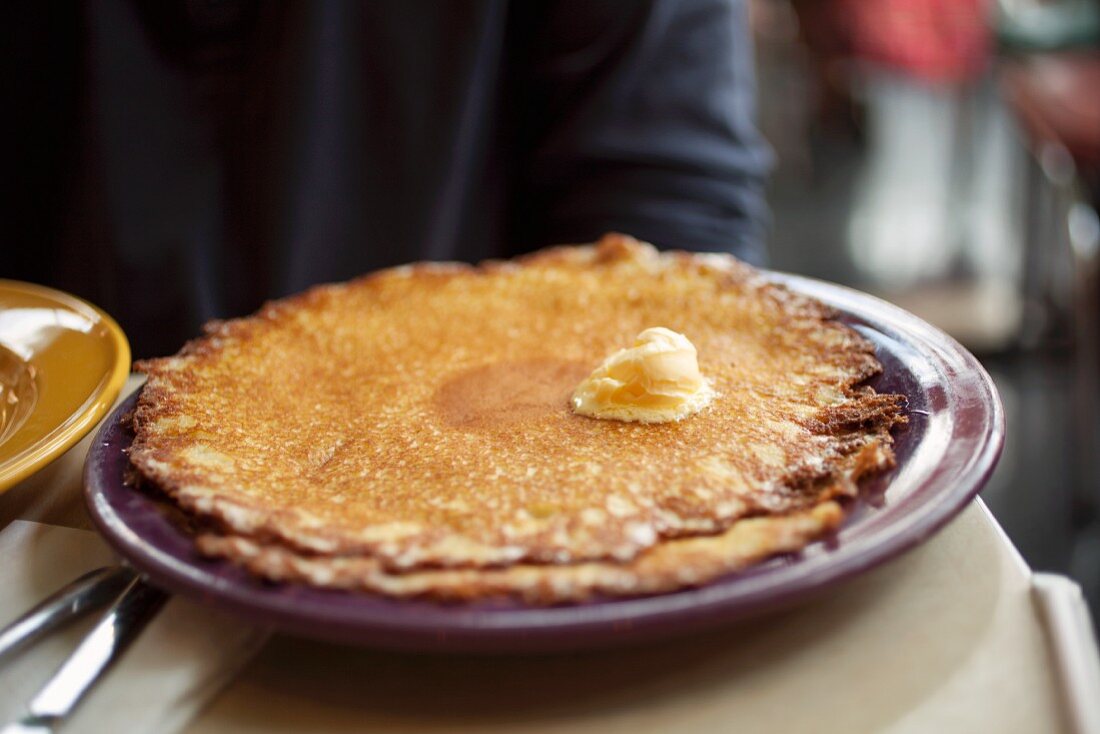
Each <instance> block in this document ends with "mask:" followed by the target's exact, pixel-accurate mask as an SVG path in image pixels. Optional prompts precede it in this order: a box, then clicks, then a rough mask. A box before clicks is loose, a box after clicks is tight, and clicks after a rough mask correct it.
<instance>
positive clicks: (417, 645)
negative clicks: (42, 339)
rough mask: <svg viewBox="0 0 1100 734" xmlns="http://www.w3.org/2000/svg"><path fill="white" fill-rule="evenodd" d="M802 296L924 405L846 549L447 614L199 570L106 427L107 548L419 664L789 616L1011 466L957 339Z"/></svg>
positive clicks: (211, 593)
mask: <svg viewBox="0 0 1100 734" xmlns="http://www.w3.org/2000/svg"><path fill="white" fill-rule="evenodd" d="M774 277H775V278H776V280H778V281H779V282H782V283H785V284H786V285H788V286H789V287H791V288H792V289H794V290H796V291H799V292H801V293H805V294H807V295H810V296H813V297H815V298H817V299H819V300H822V301H824V302H826V303H828V304H831V305H832V306H834V307H835V308H837V309H838V310H840V311H841V313H842V314H843V319H844V321H845V322H847V323H848V324H850V325H851V326H853V327H854V328H855V329H857V330H859V331H860V332H861V333H862V334H864V335H865V336H867V337H868V338H870V339H871V340H872V341H874V343H875V345H876V347H877V355H878V358H879V360H881V362H882V363H883V366H884V368H885V369H884V372H883V374H882V375H880V376H879V377H877V378H875V379H874V380H873V381H872V384H873V385H874V387H875V388H876V389H878V390H880V391H883V392H899V393H903V394H905V395H907V396H908V398H909V424H908V425H907V426H903V427H901V429H899V430H898V431H897V432H896V434H895V438H896V447H895V448H896V452H897V456H898V467H897V468H896V469H895V470H893V471H892V472H889V473H888V474H885V475H881V476H878V477H876V478H874V479H873V480H872V481H870V482H868V483H867V484H866V485H865V487H864V491H863V498H862V500H861V501H860V502H859V503H858V504H857V506H856V507H855V508H854V511H853V512H852V513H851V515H850V517H849V518H848V520H847V521H846V522H845V525H844V527H843V528H841V530H840V532H839V533H838V534H837V536H836V537H835V539H833V540H830V541H829V542H826V543H817V544H814V545H812V546H810V547H809V548H807V549H805V550H804V551H803V552H802V553H799V554H797V555H796V556H788V557H783V558H777V559H773V560H772V561H769V562H768V563H764V564H761V565H759V566H756V567H754V568H752V569H750V570H748V571H744V572H741V573H738V574H733V575H731V576H728V577H725V578H722V579H719V580H717V581H715V582H713V583H711V584H708V585H706V586H704V587H701V588H698V589H690V590H686V591H680V592H677V593H672V594H664V595H661V596H653V597H645V598H638V599H626V600H603V601H596V602H590V603H586V604H576V605H571V606H560V607H552V608H536V607H527V606H523V605H522V604H519V603H502V602H495V603H478V604H438V603H434V602H429V601H397V600H393V599H388V598H384V597H381V596H375V595H371V594H366V593H357V592H337V591H323V590H319V589H313V588H309V587H307V586H300V585H294V584H272V583H268V582H263V581H259V580H257V579H255V578H253V577H252V576H250V575H249V574H247V573H246V572H244V571H243V570H241V569H239V568H237V567H235V566H233V565H232V564H230V563H228V562H226V561H218V560H209V559H205V558H202V557H201V556H199V555H198V554H197V553H196V552H195V550H194V548H193V544H192V542H191V539H190V538H189V537H188V536H187V534H186V533H185V532H184V531H183V530H181V529H180V528H178V527H177V526H176V525H175V524H173V522H172V521H171V520H170V519H169V516H168V513H166V512H165V510H164V507H163V506H162V505H161V503H159V502H158V501H157V500H156V499H154V498H153V497H151V496H150V495H147V494H145V493H142V492H137V491H134V490H133V489H131V488H128V487H127V486H125V483H124V475H125V471H126V467H127V459H126V448H127V446H129V444H130V441H131V439H132V436H131V434H130V433H129V429H128V428H127V427H126V426H124V425H123V424H122V423H121V422H120V416H122V415H123V414H125V413H126V412H127V411H129V410H130V409H131V408H132V407H133V406H134V402H135V400H136V396H131V397H130V398H129V399H128V400H126V401H125V402H124V403H123V404H122V405H121V406H119V408H118V409H117V410H116V411H115V412H114V413H113V414H112V415H111V416H110V417H109V418H108V419H107V421H106V422H105V423H104V425H103V427H102V428H101V429H100V431H99V433H98V435H97V436H96V439H95V443H94V445H93V447H92V449H91V451H90V452H89V454H88V459H87V462H86V464H85V466H84V485H85V494H86V499H87V501H88V507H89V509H90V511H91V515H92V518H93V520H94V521H95V523H96V525H97V526H98V527H99V529H100V531H102V533H103V535H104V536H106V538H107V540H108V541H109V542H110V543H111V545H113V546H114V547H115V549H116V550H117V551H118V552H119V553H120V554H122V556H123V557H124V558H126V559H127V560H128V561H129V562H130V563H132V564H133V565H134V566H135V567H136V568H138V569H139V570H140V571H142V572H143V573H145V574H147V575H148V577H149V579H150V581H152V583H154V584H156V585H158V586H161V587H163V588H165V589H167V590H169V591H172V592H174V593H178V594H181V595H183V596H186V597H189V598H190V599H192V600H193V601H197V602H200V603H204V604H209V605H211V606H215V607H219V608H222V609H225V610H228V611H231V612H235V613H237V614H240V615H241V616H243V617H245V618H247V619H249V620H251V621H253V622H255V623H256V624H265V625H273V626H275V627H277V628H279V629H281V630H284V631H287V632H292V633H295V634H300V635H305V636H309V637H317V638H325V639H329V640H337V641H343V642H349V643H356V644H364V645H372V646H378V647H389V648H401V649H407V650H425V651H428V650H431V651H484V652H502V651H509V652H518V651H527V650H563V649H576V648H582V647H598V646H607V645H614V644H619V643H625V642H634V641H641V640H650V639H655V638H659V637H666V636H669V635H672V634H677V633H682V632H687V631H691V630H700V629H705V628H708V627H714V626H717V625H722V624H727V623H729V622H732V621H735V620H741V619H744V618H746V617H749V616H753V615H758V614H761V613H763V612H766V611H769V610H774V609H777V608H779V607H783V606H789V605H791V604H794V603H796V602H798V601H802V600H805V599H807V598H808V597H810V596H812V595H814V594H816V593H819V592H822V591H823V590H827V589H830V588H831V587H834V586H836V585H837V584H838V583H840V582H842V581H844V580H846V579H850V578H852V577H853V576H856V575H857V574H860V573H863V572H864V571H867V570H868V569H871V568H874V567H875V566H878V565H879V564H881V563H883V562H885V561H887V560H889V559H891V558H893V557H895V556H897V555H898V554H899V553H902V552H903V551H906V550H908V549H910V548H913V547H914V546H916V545H917V544H919V543H921V542H922V541H924V540H926V539H927V538H928V537H930V536H931V535H932V534H933V533H935V532H936V531H937V530H938V529H939V528H940V527H942V526H943V525H944V524H945V523H946V522H947V521H948V520H950V519H951V518H952V517H954V516H955V515H956V514H957V513H958V512H959V511H960V510H962V508H963V507H965V506H966V504H967V503H968V502H969V501H970V500H971V498H973V497H974V495H975V494H977V492H978V490H979V489H980V488H981V487H982V485H983V484H984V483H985V481H986V479H987V478H988V477H989V475H990V473H991V472H992V471H993V467H994V466H995V465H996V463H997V458H998V457H999V455H1000V452H1001V447H1002V445H1003V442H1004V414H1003V412H1002V410H1001V405H1000V401H999V400H998V398H997V393H996V390H995V389H994V386H993V383H992V381H991V380H990V379H989V375H988V374H986V372H985V370H984V369H982V367H981V365H979V364H978V361H977V360H976V359H974V357H973V356H971V355H970V354H969V353H968V352H967V351H966V350H964V349H963V348H962V347H961V346H959V344H958V343H956V342H955V341H954V340H953V339H951V338H950V337H948V336H946V335H945V334H944V333H943V332H941V331H939V330H937V329H935V328H933V327H932V326H929V325H928V324H926V323H925V322H923V321H921V320H920V319H918V318H916V317H915V316H912V315H911V314H908V313H906V312H905V311H902V310H901V309H899V308H897V307H895V306H892V305H890V304H888V303H886V302H884V301H880V300H878V299H877V298H874V297H872V296H868V295H865V294H862V293H859V292H856V291H853V290H849V289H847V288H842V287H840V286H835V285H830V284H827V283H821V282H818V281H814V280H809V279H806V278H800V277H795V276H788V275H776V276H774Z"/></svg>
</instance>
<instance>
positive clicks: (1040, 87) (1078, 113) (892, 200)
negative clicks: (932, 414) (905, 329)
mask: <svg viewBox="0 0 1100 734" xmlns="http://www.w3.org/2000/svg"><path fill="white" fill-rule="evenodd" d="M751 10H752V25H753V32H754V35H755V37H756V49H757V79H758V99H759V104H760V113H759V114H760V125H761V128H762V131H763V133H764V136H765V137H766V138H767V139H768V141H769V142H770V143H771V144H772V146H773V147H774V149H775V152H776V158H777V168H776V170H775V172H774V174H773V178H772V180H771V188H770V192H769V197H768V198H769V202H770V204H771V206H772V212H773V218H774V219H773V229H772V235H771V240H770V250H771V257H772V265H773V267H775V268H777V269H779V270H787V271H793V272H798V273H803V274H807V275H811V276H816V277H820V278H824V279H827V280H831V281H835V282H839V283H844V284H848V285H852V286H854V287H856V288H860V289H863V290H867V291H870V292H873V293H876V294H878V295H880V296H882V297H884V298H886V299H887V300H890V301H893V302H895V303H897V304H899V305H901V306H903V307H904V308H906V309H908V310H910V311H913V312H915V313H916V314H918V315H920V316H922V317H923V318H925V319H927V320H928V321H931V322H932V323H934V324H936V325H938V326H940V327H941V328H943V329H944V330H946V331H947V332H948V333H950V334H952V335H953V336H955V337H956V338H957V339H958V340H959V341H961V342H962V343H963V344H964V345H966V346H967V347H968V348H969V349H970V350H971V351H973V352H974V353H975V354H976V355H978V357H979V358H980V359H981V361H982V362H983V364H984V365H985V366H986V368H987V369H988V370H989V372H990V373H991V374H992V376H993V379H994V380H995V382H996V383H997V386H998V388H999V390H1000V393H1001V397H1002V399H1003V401H1004V405H1005V410H1006V414H1007V419H1008V426H1009V431H1008V439H1007V445H1006V448H1005V452H1004V456H1003V458H1002V460H1001V463H1000V466H999V467H998V470H997V473H996V475H995V476H994V477H993V479H992V481H991V482H990V484H989V485H988V486H987V487H986V489H985V490H984V491H983V493H982V496H983V498H984V499H985V501H986V503H987V504H988V505H989V507H990V509H991V510H992V511H993V513H994V515H996V517H997V519H998V520H999V521H1000V522H1001V524H1002V525H1003V526H1004V528H1005V530H1006V531H1007V532H1008V534H1009V536H1010V537H1011V538H1012V540H1013V541H1014V542H1015V543H1016V545H1017V547H1018V548H1019V549H1020V551H1021V552H1022V553H1023V555H1024V556H1025V558H1026V559H1027V561H1028V562H1029V563H1030V564H1031V565H1032V566H1033V567H1034V568H1036V569H1040V570H1055V571H1060V572H1063V573H1068V574H1069V575H1071V576H1073V577H1074V578H1075V579H1076V580H1077V581H1078V582H1079V583H1080V584H1081V585H1082V587H1083V588H1084V590H1085V592H1086V594H1087V596H1088V597H1089V600H1090V603H1091V605H1092V607H1093V609H1094V610H1095V609H1098V608H1100V515H1098V512H1097V510H1098V506H1100V484H1098V481H1097V462H1096V457H1097V455H1098V453H1100V451H1098V449H1100V445H1098V443H1097V436H1098V432H1097V422H1098V420H1100V405H1098V402H1097V386H1098V384H1100V363H1098V361H1097V337H1098V336H1100V334H1098V332H1097V329H1098V324H1097V315H1098V314H1097V308H1098V301H1097V290H1096V289H1097V251H1098V248H1100V225H1098V220H1097V214H1096V212H1097V200H1098V192H1100V186H1098V184H1100V52H1098V50H1097V47H1098V44H1100V8H1098V5H1097V4H1096V3H1094V2H1092V1H1091V0H996V1H995V2H994V1H991V2H984V1H983V0H754V2H753V3H752V5H751Z"/></svg>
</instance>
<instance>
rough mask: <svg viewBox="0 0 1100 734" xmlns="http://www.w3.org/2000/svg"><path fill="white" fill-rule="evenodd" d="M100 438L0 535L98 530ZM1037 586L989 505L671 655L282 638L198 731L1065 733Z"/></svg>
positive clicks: (9, 505) (22, 492)
mask: <svg viewBox="0 0 1100 734" xmlns="http://www.w3.org/2000/svg"><path fill="white" fill-rule="evenodd" d="M133 384H134V383H132V384H131V387H132V386H133ZM89 441H90V438H89V439H85V441H83V442H82V443H81V444H79V445H77V446H76V447H74V448H73V449H72V450H71V451H70V452H68V453H67V454H66V455H65V456H63V457H62V458H61V459H59V460H58V461H56V462H55V463H54V464H52V465H51V466H50V467H48V468H47V469H46V470H44V471H42V472H40V473H39V474H37V475H36V476H34V477H32V478H30V479H29V480H27V481H26V482H24V483H23V484H21V485H18V486H17V487H15V488H13V489H12V490H10V491H9V492H7V493H6V494H4V495H0V529H2V528H3V527H5V526H7V524H8V523H10V522H11V521H12V520H15V519H25V520H35V521H38V522H45V523H50V524H55V525H64V526H69V527H77V528H89V527H90V522H89V520H88V518H87V516H86V514H85V512H84V509H83V504H82V501H81V497H80V468H81V466H82V463H83V457H84V455H85V453H86V452H87V446H88V443H89ZM1029 575H1030V572H1029V570H1028V568H1027V567H1026V565H1024V563H1023V561H1022V560H1021V559H1020V557H1019V555H1018V554H1017V553H1016V551H1015V549H1014V548H1013V547H1012V545H1011V544H1010V543H1009V542H1008V541H1007V539H1006V538H1005V537H1004V536H1003V533H1002V532H1001V531H1000V528H999V527H998V526H997V524H996V522H995V521H994V520H993V519H992V518H991V517H990V516H989V514H988V512H986V511H985V509H984V507H982V506H981V504H980V503H975V504H973V505H972V506H971V507H969V508H968V509H967V510H966V511H964V512H963V514H962V515H961V516H960V517H959V518H958V519H957V520H955V521H954V522H953V523H951V524H950V525H949V526H948V527H947V528H945V529H944V530H943V531H942V532H941V533H939V534H938V535H937V536H936V537H935V538H933V539H932V540H931V541H929V542H928V543H926V544H925V545H923V546H921V547H920V548H918V549H916V550H914V551H912V552H910V553H908V554H906V555H905V556H903V557H902V558H899V559H897V560H895V561H892V562H890V563H888V564H886V565H884V566H882V567H880V568H878V569H876V570H874V571H872V572H870V573H868V574H866V575H864V576H862V577H860V578H858V579H855V580H853V581H851V582H848V583H846V584H844V585H842V586H839V587H837V588H836V589H835V590H833V591H832V592H831V593H829V594H828V595H826V596H823V597H822V598H819V599H817V600H815V601H812V602H810V603H808V604H805V605H803V606H801V607H799V608H796V609H793V610H789V611H786V612H782V613H778V614H774V615H771V616H769V617H767V618H765V619H760V620H756V621H752V622H749V623H745V624H740V625H736V626H733V627H730V628H729V629H726V630H723V631H720V632H716V633H707V634H705V635H698V636H693V637H685V638H681V639H676V640H672V641H668V642H663V643H660V644H652V645H647V646H644V647H637V648H631V649H623V650H616V651H603V652H593V653H573V654H567V655H566V654H559V655H539V656H533V655H527V656H523V657H519V656H515V657H500V656H498V657H477V656H453V655H452V656H444V655H438V656H436V655H410V654H401V653H390V652H380V651H373V650H363V649H354V648H346V647H339V646H336V645H329V644H323V643H318V642H313V641H308V640H302V639H296V638H291V637H285V636H275V637H273V638H272V639H271V640H270V641H269V642H268V644H267V646H266V647H265V648H264V649H263V650H262V651H261V653H260V654H259V655H258V656H257V657H256V658H255V659H254V660H253V661H252V663H251V664H250V665H249V666H248V667H247V668H246V669H245V671H244V672H243V673H242V674H241V675H240V676H239V677H238V678H237V679H236V681H235V682H234V683H232V684H231V685H230V686H229V687H228V688H227V689H226V690H225V691H223V693H222V694H221V695H220V696H218V697H217V698H216V699H215V700H214V702H213V703H212V704H211V705H210V706H208V707H207V708H206V709H205V710H204V711H203V712H202V713H201V714H200V715H199V716H198V717H197V718H196V719H195V720H194V721H193V722H192V723H191V726H190V727H189V729H188V731H194V732H200V731H201V732H222V731H235V732H240V731H244V732H248V731H265V732H280V731H303V730H325V731H333V732H340V731H349V732H350V731H356V732H369V731H388V732H389V731H401V732H427V731H432V732H434V731H440V732H441V731H447V732H462V731H478V732H494V731H501V732H504V731H507V732H557V731H569V732H586V731H592V732H608V733H613V732H619V731H623V732H631V734H637V733H638V732H646V731H670V730H675V731H681V732H695V731H699V732H706V731H728V730H729V727H730V726H731V725H733V724H736V725H737V726H738V728H741V729H744V730H747V731H771V730H780V729H785V730H791V731H810V730H812V731H817V732H831V731H836V732H861V731H889V732H924V731H941V732H954V731H958V732H972V731H1001V732H1035V731H1044V732H1058V731H1065V730H1066V725H1065V722H1064V721H1063V720H1062V718H1061V714H1060V713H1059V712H1060V708H1061V707H1060V702H1059V699H1058V690H1057V686H1056V682H1055V678H1054V673H1053V668H1052V665H1051V661H1050V658H1049V652H1048V649H1047V644H1046V640H1045V637H1044V632H1043V627H1042V625H1041V623H1040V620H1039V617H1038V615H1037V612H1036V610H1035V608H1034V607H1033V605H1032V602H1031V596H1030V580H1029Z"/></svg>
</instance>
